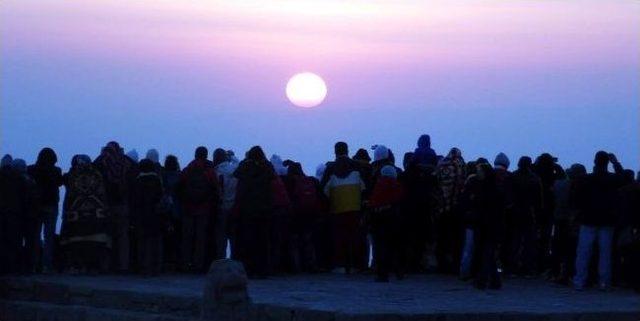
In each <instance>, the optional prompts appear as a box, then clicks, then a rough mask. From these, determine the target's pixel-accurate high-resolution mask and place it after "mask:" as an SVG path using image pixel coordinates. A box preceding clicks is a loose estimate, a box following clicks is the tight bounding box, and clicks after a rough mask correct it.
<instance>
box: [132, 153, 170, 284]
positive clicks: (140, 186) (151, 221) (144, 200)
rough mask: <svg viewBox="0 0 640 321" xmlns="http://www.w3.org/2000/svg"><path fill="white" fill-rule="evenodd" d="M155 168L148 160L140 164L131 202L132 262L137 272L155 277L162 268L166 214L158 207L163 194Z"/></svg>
mask: <svg viewBox="0 0 640 321" xmlns="http://www.w3.org/2000/svg"><path fill="white" fill-rule="evenodd" d="M155 165H156V163H154V162H153V161H152V160H151V159H148V158H145V159H143V160H142V161H140V164H139V168H140V171H139V172H140V173H139V174H138V177H137V178H136V180H135V183H134V185H133V190H132V198H131V199H132V202H131V209H132V217H131V218H132V221H133V225H134V226H136V233H135V236H136V252H137V253H136V257H137V260H136V262H137V263H138V269H139V272H140V273H143V274H147V275H157V274H159V273H160V271H161V268H162V260H161V258H162V251H163V247H162V232H163V227H164V226H165V224H166V217H165V214H167V213H165V212H164V211H162V210H160V207H159V206H158V205H159V204H160V201H161V200H162V197H163V194H164V193H163V188H162V180H161V178H160V176H159V175H158V173H157V172H156V166H155Z"/></svg>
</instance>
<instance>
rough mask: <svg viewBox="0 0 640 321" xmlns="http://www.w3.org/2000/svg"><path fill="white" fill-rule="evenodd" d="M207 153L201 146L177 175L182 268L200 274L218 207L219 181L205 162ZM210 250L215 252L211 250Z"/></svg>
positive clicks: (202, 269) (207, 161)
mask: <svg viewBox="0 0 640 321" xmlns="http://www.w3.org/2000/svg"><path fill="white" fill-rule="evenodd" d="M208 154H209V151H208V150H207V149H206V148H205V147H203V146H200V147H198V148H197V149H196V151H195V159H194V160H193V161H191V163H189V165H187V167H185V168H184V170H183V171H182V173H181V176H180V183H179V186H180V190H179V194H180V203H181V205H182V208H183V213H182V248H181V254H182V268H183V269H184V270H185V271H190V272H202V271H204V269H205V268H207V266H206V262H205V261H206V257H207V253H206V252H205V251H206V250H207V243H208V242H207V241H208V237H209V235H211V233H212V232H213V230H212V229H211V228H210V227H211V220H212V218H213V217H214V215H215V211H216V210H217V205H218V199H219V194H218V180H217V178H216V173H215V170H214V168H213V163H212V162H211V161H209V160H207V157H208ZM211 250H212V251H213V250H214V249H211Z"/></svg>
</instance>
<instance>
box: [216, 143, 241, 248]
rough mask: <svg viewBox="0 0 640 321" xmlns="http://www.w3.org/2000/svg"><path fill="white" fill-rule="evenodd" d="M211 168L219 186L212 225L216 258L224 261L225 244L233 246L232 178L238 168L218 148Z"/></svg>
mask: <svg viewBox="0 0 640 321" xmlns="http://www.w3.org/2000/svg"><path fill="white" fill-rule="evenodd" d="M213 166H214V168H215V171H216V175H217V176H218V184H219V185H220V188H219V190H220V210H219V211H218V216H217V219H216V224H215V225H214V226H215V229H216V231H215V236H216V257H217V258H218V259H224V258H226V257H227V242H229V243H231V244H232V245H233V235H234V233H233V232H232V231H233V227H232V226H231V224H230V216H231V212H232V210H233V205H234V203H235V200H236V188H237V185H238V179H237V178H235V177H234V176H233V172H235V170H236V169H237V168H238V161H237V160H236V159H235V157H234V156H232V155H231V154H230V153H229V152H227V151H225V150H224V149H221V148H218V149H216V150H215V151H214V152H213ZM232 250H233V246H232Z"/></svg>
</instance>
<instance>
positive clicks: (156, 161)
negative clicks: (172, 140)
mask: <svg viewBox="0 0 640 321" xmlns="http://www.w3.org/2000/svg"><path fill="white" fill-rule="evenodd" d="M145 159H148V160H150V161H151V162H152V163H153V170H154V171H155V172H156V174H158V175H159V176H160V177H162V172H163V171H164V168H163V167H162V164H160V153H158V150H157V149H155V148H151V149H149V150H148V151H147V155H146V157H145Z"/></svg>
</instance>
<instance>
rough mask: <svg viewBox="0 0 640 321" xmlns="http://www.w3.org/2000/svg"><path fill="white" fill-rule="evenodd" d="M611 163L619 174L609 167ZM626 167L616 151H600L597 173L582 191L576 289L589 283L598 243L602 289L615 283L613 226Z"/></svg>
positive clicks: (594, 173)
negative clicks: (612, 258) (612, 267)
mask: <svg viewBox="0 0 640 321" xmlns="http://www.w3.org/2000/svg"><path fill="white" fill-rule="evenodd" d="M609 162H611V163H612V164H613V168H614V169H615V173H610V172H609V170H608V165H609ZM623 171H624V169H623V168H622V165H620V163H619V162H618V159H617V158H616V157H615V155H613V154H608V153H607V152H605V151H599V152H597V153H596V156H595V159H594V168H593V172H592V173H591V174H589V175H588V176H587V177H586V179H585V182H584V186H583V190H582V192H581V194H582V195H581V196H580V197H579V199H580V207H581V213H580V214H581V215H580V217H579V218H578V221H579V222H580V232H579V234H578V248H577V257H576V275H575V277H574V278H573V284H574V287H575V289H576V290H582V289H584V288H585V286H586V285H587V277H588V275H589V265H590V262H591V254H592V251H593V245H594V243H595V242H598V251H599V255H598V282H599V283H598V285H599V288H600V289H601V290H607V289H608V288H609V287H610V286H611V251H612V246H613V244H612V242H613V228H614V226H615V224H616V221H617V219H616V213H615V209H616V201H617V200H618V199H617V196H618V194H617V193H618V189H619V188H620V187H622V186H623V185H624V176H623Z"/></svg>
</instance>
